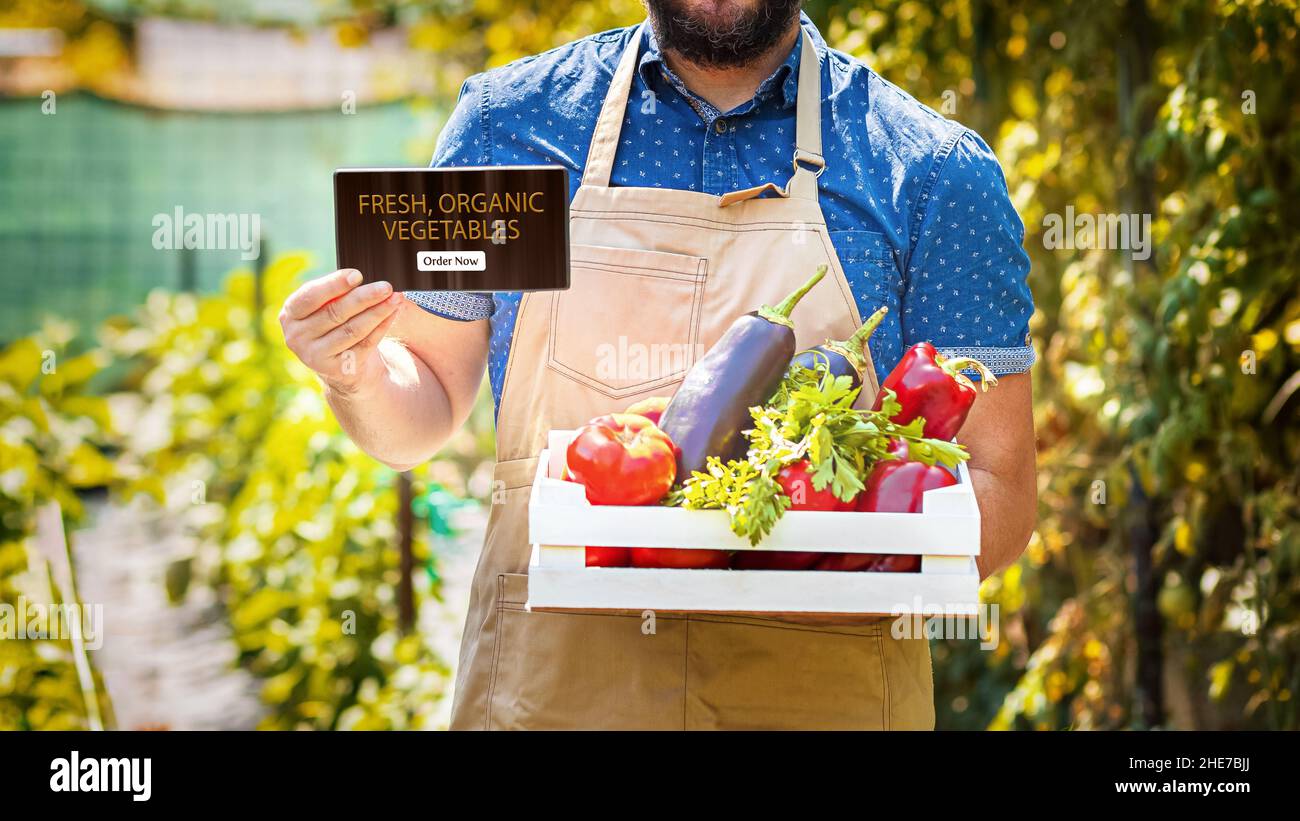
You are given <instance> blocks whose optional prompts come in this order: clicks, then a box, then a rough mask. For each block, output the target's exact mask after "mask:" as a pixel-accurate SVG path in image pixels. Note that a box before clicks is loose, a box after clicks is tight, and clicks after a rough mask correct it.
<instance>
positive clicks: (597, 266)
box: [571, 254, 703, 282]
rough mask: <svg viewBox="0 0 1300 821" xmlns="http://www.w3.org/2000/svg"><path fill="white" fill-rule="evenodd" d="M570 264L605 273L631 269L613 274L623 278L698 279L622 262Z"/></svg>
mask: <svg viewBox="0 0 1300 821" xmlns="http://www.w3.org/2000/svg"><path fill="white" fill-rule="evenodd" d="M681 256H685V255H684V254H682V255H681ZM692 258H693V259H696V260H699V259H703V257H692ZM571 264H572V265H573V267H575V268H591V269H592V270H595V271H607V270H609V269H611V268H615V269H619V268H628V269H631V270H627V271H622V270H617V271H615V272H614V273H619V274H623V275H625V276H645V277H659V278H661V279H675V280H678V281H680V282H691V281H692V280H695V279H698V278H699V274H691V273H689V272H686V271H675V270H673V269H672V268H652V267H650V266H649V265H629V264H626V263H622V262H601V261H594V260H593V261H587V260H573V261H572V262H571ZM642 271H660V272H661V273H659V274H646V273H641V272H642Z"/></svg>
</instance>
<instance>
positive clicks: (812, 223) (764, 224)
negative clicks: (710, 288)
mask: <svg viewBox="0 0 1300 821" xmlns="http://www.w3.org/2000/svg"><path fill="white" fill-rule="evenodd" d="M665 193H672V192H671V191H667V192H665ZM780 201H781V202H787V200H780ZM573 214H591V215H592V216H589V217H586V219H589V220H592V221H596V220H600V219H605V218H607V217H606V216H605V215H608V214H620V215H632V216H634V217H640V218H641V219H639V220H638V221H639V222H666V223H670V224H674V225H676V224H679V223H682V222H707V223H709V224H710V225H711V226H712V225H716V226H719V230H724V231H725V230H730V231H768V230H771V229H772V228H774V227H775V228H785V229H788V230H793V229H791V228H790V220H763V221H761V222H740V223H737V222H735V221H730V220H713V219H709V218H708V217H691V216H676V215H674V216H671V217H668V216H664V215H661V214H655V213H653V212H650V211H615V210H613V209H610V210H608V211H572V212H570V216H572V215H573ZM803 222H804V225H805V226H806V227H811V228H816V227H824V228H826V230H827V233H829V232H830V228H829V227H827V226H826V221H825V220H804V221H803ZM683 256H689V255H683Z"/></svg>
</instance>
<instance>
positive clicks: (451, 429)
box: [280, 269, 489, 470]
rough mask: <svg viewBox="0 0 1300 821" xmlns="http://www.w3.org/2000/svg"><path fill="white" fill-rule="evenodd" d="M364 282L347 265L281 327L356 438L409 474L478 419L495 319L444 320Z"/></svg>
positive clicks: (310, 288)
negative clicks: (474, 412) (475, 410)
mask: <svg viewBox="0 0 1300 821" xmlns="http://www.w3.org/2000/svg"><path fill="white" fill-rule="evenodd" d="M361 279H362V277H361V273H360V272H359V271H354V270H352V269H344V270H342V271H335V272H334V273H332V274H327V275H325V276H323V277H320V278H319V279H313V280H312V281H310V282H308V283H306V284H304V285H303V286H302V287H301V288H299V289H298V290H296V291H294V292H293V294H291V295H290V296H289V298H288V299H286V300H285V302H284V308H283V310H281V311H280V325H281V327H283V328H284V341H285V342H286V343H287V344H288V346H289V349H290V350H291V351H293V352H294V354H295V355H296V356H297V357H298V358H299V359H301V360H302V362H303V364H304V365H306V366H307V367H309V368H311V369H312V370H313V371H315V372H316V374H317V375H318V376H319V377H320V379H321V381H322V382H323V383H324V385H325V398H326V399H327V400H328V401H329V405H330V408H331V409H332V410H333V411H334V416H335V417H336V418H337V419H338V420H339V424H340V425H342V426H343V429H344V430H345V431H347V434H348V436H350V437H352V441H353V442H356V443H357V446H358V447H360V448H361V449H362V450H364V451H365V452H366V453H369V454H370V455H371V456H373V457H374V458H376V459H378V460H379V461H381V462H383V463H384V464H386V465H388V466H389V467H391V468H393V469H394V470H407V469H409V468H411V467H414V466H415V465H418V464H419V463H421V462H423V461H424V460H426V459H428V458H429V457H430V456H432V455H433V454H434V453H435V452H436V451H437V450H438V448H440V447H442V445H443V443H444V442H446V441H447V439H448V438H449V437H450V436H451V435H452V434H453V433H455V432H456V429H457V428H459V427H460V426H461V425H462V424H464V422H465V419H466V418H467V417H468V416H469V412H470V409H471V408H472V407H473V406H474V397H475V395H476V394H477V393H478V386H479V383H480V382H481V381H482V380H483V370H484V366H485V365H486V363H487V352H488V331H489V327H488V322H487V321H486V320H478V321H475V322H457V321H454V320H450V319H442V318H440V317H437V316H434V315H433V314H430V313H427V312H425V311H422V310H420V309H419V308H418V307H416V306H415V305H414V304H411V303H408V302H407V301H406V298H405V297H404V296H403V295H402V294H400V293H394V292H393V288H392V286H391V285H389V284H388V283H387V282H373V283H370V284H368V285H361V284H360V283H361ZM358 286H360V287H358Z"/></svg>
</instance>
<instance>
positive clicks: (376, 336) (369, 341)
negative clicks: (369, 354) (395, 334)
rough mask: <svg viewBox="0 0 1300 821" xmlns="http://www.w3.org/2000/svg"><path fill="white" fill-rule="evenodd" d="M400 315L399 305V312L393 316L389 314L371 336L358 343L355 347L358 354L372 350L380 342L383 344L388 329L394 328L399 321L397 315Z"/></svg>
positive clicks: (393, 313)
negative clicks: (394, 324)
mask: <svg viewBox="0 0 1300 821" xmlns="http://www.w3.org/2000/svg"><path fill="white" fill-rule="evenodd" d="M399 313H401V305H398V310H396V311H393V312H392V313H391V314H389V315H388V318H387V319H385V320H383V321H382V322H380V323H379V324H378V325H376V326H375V329H374V330H373V331H371V332H370V334H369V336H367V337H366V338H365V339H363V340H361V341H360V342H359V343H357V344H356V345H355V346H354V349H355V350H356V351H357V352H358V353H360V352H361V351H367V350H370V349H371V348H373V347H375V346H377V345H378V344H379V343H380V342H383V341H384V334H386V333H388V329H389V328H390V327H392V325H393V323H394V322H396V321H397V315H398V314H399Z"/></svg>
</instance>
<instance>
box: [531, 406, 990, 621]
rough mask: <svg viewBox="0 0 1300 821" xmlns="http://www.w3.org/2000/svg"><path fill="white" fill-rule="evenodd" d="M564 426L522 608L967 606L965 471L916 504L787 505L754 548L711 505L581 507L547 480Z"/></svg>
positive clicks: (970, 495)
mask: <svg viewBox="0 0 1300 821" xmlns="http://www.w3.org/2000/svg"><path fill="white" fill-rule="evenodd" d="M572 438H573V431H552V432H551V434H550V437H549V440H548V443H547V444H548V447H547V449H546V450H544V451H542V455H541V458H540V459H539V460H538V465H537V473H536V475H535V477H534V479H533V489H532V494H531V496H530V498H529V502H528V533H529V541H530V542H532V544H533V556H532V564H531V567H530V568H529V582H528V607H529V608H531V609H537V610H656V611H664V612H711V613H845V614H855V615H857V614H878V615H902V614H925V615H932V614H952V615H974V614H975V611H976V606H977V604H978V602H979V572H978V571H977V570H976V567H975V558H974V557H975V556H977V555H979V545H980V516H979V506H978V505H977V504H976V501H975V493H974V491H973V489H972V487H971V481H970V472H969V471H968V470H967V468H966V466H965V465H964V464H963V465H961V466H960V467H959V468H958V470H957V479H958V483H957V484H956V485H953V486H951V487H945V488H936V489H935V490H930V491H927V492H926V494H925V498H924V501H923V504H922V512H921V513H844V512H822V511H788V512H786V514H785V516H783V517H782V518H781V521H780V522H778V523H777V524H776V526H775V527H774V528H773V529H772V532H771V533H770V534H769V535H768V536H767V538H766V539H764V540H763V542H762V544H761V545H759V546H758V547H751V546H750V544H749V542H748V541H746V540H744V539H741V538H739V537H738V536H736V535H735V534H734V533H732V532H731V528H730V526H729V523H728V520H727V515H726V513H724V512H723V511H719V510H685V509H683V508H669V507H662V506H659V505H646V506H640V507H630V506H616V505H593V504H591V503H590V502H588V501H587V497H586V491H585V489H584V488H583V487H582V486H581V485H579V484H577V483H575V482H566V481H563V480H561V479H560V478H559V477H560V476H562V475H563V472H564V460H565V452H566V451H567V450H568V445H569V441H570V440H571V439H572ZM586 545H603V546H610V547H662V548H716V549H722V550H797V551H815V552H828V553H905V554H919V555H920V556H921V571H920V572H919V573H876V572H829V571H816V570H790V571H786V570H679V569H661V568H640V567H587V566H586V552H585V547H586Z"/></svg>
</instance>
